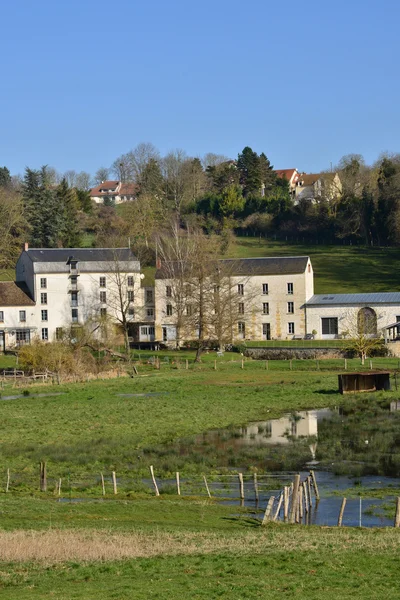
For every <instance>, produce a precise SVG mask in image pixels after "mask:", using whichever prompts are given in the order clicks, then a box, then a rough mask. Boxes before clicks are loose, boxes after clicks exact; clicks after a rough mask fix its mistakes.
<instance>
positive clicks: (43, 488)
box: [40, 462, 47, 492]
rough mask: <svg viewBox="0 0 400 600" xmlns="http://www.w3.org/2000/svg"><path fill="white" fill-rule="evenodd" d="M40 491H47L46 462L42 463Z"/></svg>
mask: <svg viewBox="0 0 400 600" xmlns="http://www.w3.org/2000/svg"><path fill="white" fill-rule="evenodd" d="M40 491H41V492H47V468H46V463H45V462H41V463H40Z"/></svg>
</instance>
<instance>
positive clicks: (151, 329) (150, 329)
mask: <svg viewBox="0 0 400 600" xmlns="http://www.w3.org/2000/svg"><path fill="white" fill-rule="evenodd" d="M155 331H156V330H155V327H149V335H154V334H155Z"/></svg>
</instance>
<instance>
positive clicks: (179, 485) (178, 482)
mask: <svg viewBox="0 0 400 600" xmlns="http://www.w3.org/2000/svg"><path fill="white" fill-rule="evenodd" d="M176 488H177V490H178V496H180V495H181V484H180V479H179V472H178V471H177V472H176Z"/></svg>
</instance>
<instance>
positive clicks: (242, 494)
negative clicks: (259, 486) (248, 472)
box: [238, 473, 244, 500]
mask: <svg viewBox="0 0 400 600" xmlns="http://www.w3.org/2000/svg"><path fill="white" fill-rule="evenodd" d="M238 477H239V493H240V499H241V500H244V485H243V473H238Z"/></svg>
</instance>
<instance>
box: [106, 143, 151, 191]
mask: <svg viewBox="0 0 400 600" xmlns="http://www.w3.org/2000/svg"><path fill="white" fill-rule="evenodd" d="M152 159H153V160H156V161H157V160H158V159H159V152H158V150H157V148H156V147H155V146H153V144H151V143H150V142H141V143H140V144H138V145H137V146H136V147H135V148H134V149H133V150H130V151H129V152H127V153H126V154H122V155H121V156H119V157H118V158H117V159H116V160H115V161H114V162H113V164H112V166H111V170H112V171H113V173H114V174H115V175H116V176H117V178H118V180H119V181H122V182H123V183H126V182H128V181H135V182H136V183H139V182H140V180H141V177H142V174H143V171H144V169H145V167H146V165H147V164H148V163H149V161H150V160H152Z"/></svg>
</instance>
